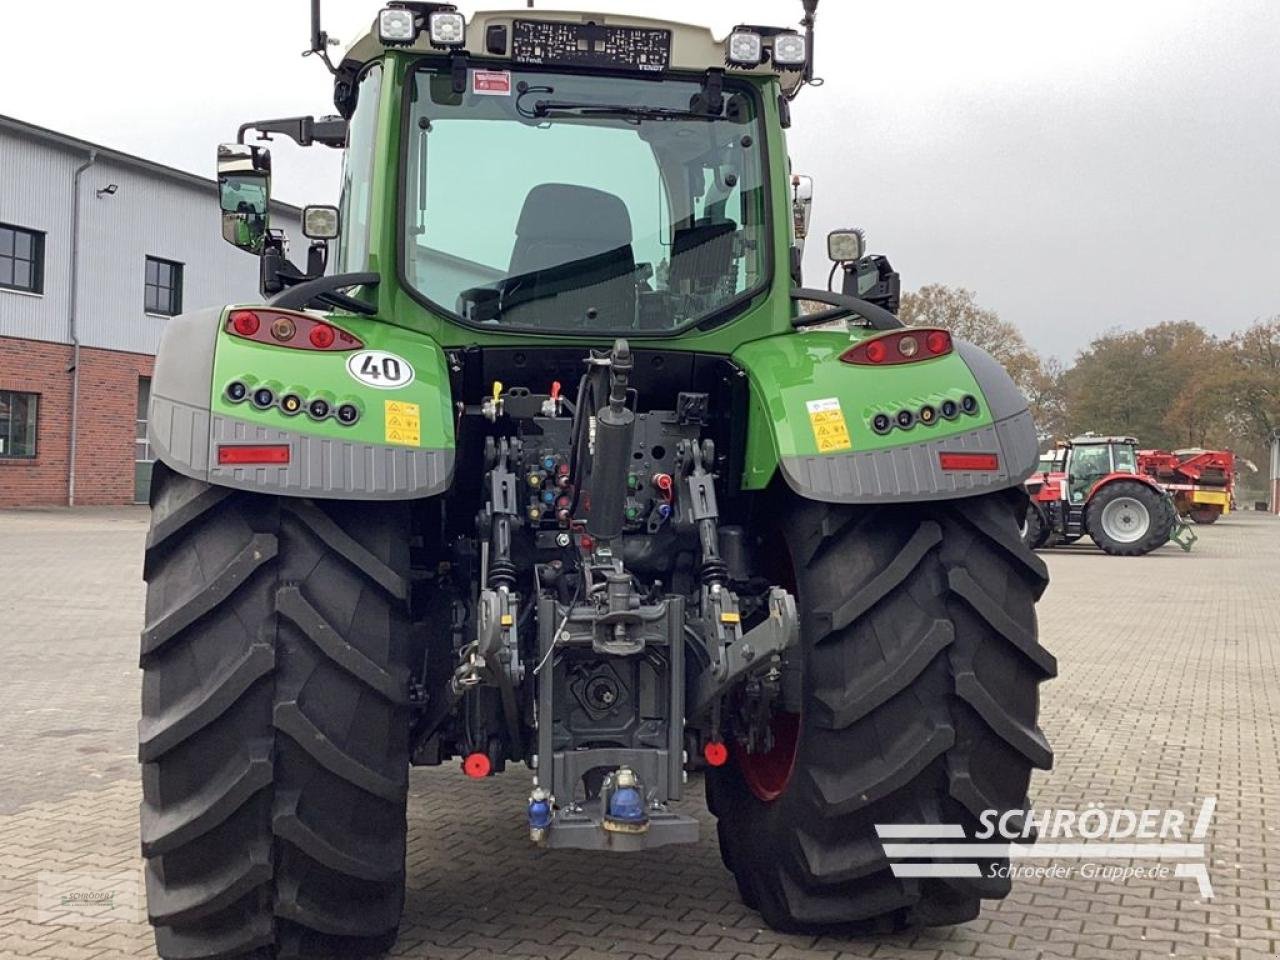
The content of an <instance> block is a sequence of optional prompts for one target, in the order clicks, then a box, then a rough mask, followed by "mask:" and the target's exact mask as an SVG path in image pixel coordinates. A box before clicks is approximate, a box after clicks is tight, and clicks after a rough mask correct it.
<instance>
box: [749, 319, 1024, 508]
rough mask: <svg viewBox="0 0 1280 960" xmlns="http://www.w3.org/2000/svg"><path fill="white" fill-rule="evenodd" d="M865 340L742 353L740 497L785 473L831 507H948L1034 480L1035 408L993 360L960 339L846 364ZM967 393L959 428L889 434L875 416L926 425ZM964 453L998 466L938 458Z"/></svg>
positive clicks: (939, 423) (796, 337)
mask: <svg viewBox="0 0 1280 960" xmlns="http://www.w3.org/2000/svg"><path fill="white" fill-rule="evenodd" d="M865 336H866V331H861V330H860V331H857V332H856V333H848V332H842V331H841V332H837V331H829V330H821V331H819V330H814V331H810V332H805V333H791V334H785V335H782V336H778V337H770V338H767V339H764V340H756V341H753V342H751V343H748V344H745V345H744V346H742V347H740V348H739V349H738V350H737V352H736V353H734V355H733V359H734V361H735V362H736V363H737V364H738V365H739V366H740V367H741V368H742V369H743V370H744V371H745V373H746V376H747V378H748V382H749V384H750V406H749V411H748V421H747V456H746V463H745V466H744V470H743V487H744V489H748V490H761V489H764V488H765V487H767V486H768V485H769V483H770V482H772V480H773V478H774V476H776V475H777V474H778V473H781V474H782V476H783V478H784V479H785V480H786V482H787V484H788V485H789V486H790V487H791V488H792V489H793V490H794V491H795V492H796V493H798V494H799V495H800V496H802V497H807V498H809V499H812V500H822V501H826V502H829V503H889V502H906V501H922V500H946V499H953V498H957V497H969V496H974V495H976V494H981V493H986V492H989V491H993V490H1000V489H1005V488H1008V487H1016V486H1019V485H1021V484H1022V483H1023V481H1024V480H1026V479H1027V477H1029V476H1030V475H1031V474H1032V473H1033V472H1034V470H1035V467H1036V465H1037V463H1038V461H1039V443H1038V441H1037V438H1036V431H1035V426H1034V425H1033V423H1032V421H1031V414H1030V412H1029V410H1028V409H1027V402H1026V400H1025V398H1024V397H1023V396H1022V393H1021V392H1020V391H1019V390H1018V388H1017V387H1016V386H1015V385H1014V383H1013V381H1012V380H1011V379H1010V378H1009V375H1008V374H1007V373H1005V371H1004V368H1003V367H1001V366H1000V365H999V364H998V363H996V361H995V360H993V359H992V358H991V356H990V355H989V354H987V353H986V352H985V351H983V350H981V349H979V348H978V347H975V346H973V345H972V344H969V343H965V342H963V341H956V342H955V350H954V352H952V353H950V354H947V355H944V356H941V357H937V358H934V359H931V360H923V361H919V362H915V363H903V364H897V365H886V366H884V367H869V366H856V365H852V364H848V363H844V362H843V361H841V360H840V355H841V354H842V353H843V352H845V351H846V350H848V349H849V348H850V347H851V346H852V345H853V344H854V343H856V342H858V341H859V340H861V339H863V338H865ZM965 396H973V397H974V398H975V399H976V400H977V401H978V408H977V410H976V411H975V412H974V413H972V414H966V413H960V414H959V415H958V416H957V417H956V418H955V419H953V420H946V419H944V418H942V417H941V416H938V417H936V418H935V419H934V422H933V423H932V424H929V425H926V424H925V423H923V422H919V420H918V419H917V422H916V423H915V424H914V425H912V426H911V427H909V428H907V429H902V428H899V427H897V426H895V427H893V428H892V429H891V430H890V431H889V432H888V433H887V434H883V435H882V434H880V433H877V432H876V431H875V429H874V428H873V425H872V424H873V420H874V418H875V416H876V414H878V413H887V414H888V415H889V416H890V417H893V418H896V417H897V414H898V413H899V412H900V411H902V410H909V411H911V412H912V413H913V414H914V415H915V416H916V417H917V418H918V417H919V413H920V411H921V410H922V409H924V408H925V407H929V408H932V409H933V410H934V411H939V410H940V409H941V408H942V404H943V401H944V400H947V399H951V400H955V401H960V400H961V399H962V398H963V397H965ZM956 453H959V454H983V455H987V457H989V456H990V455H995V457H996V466H995V469H973V470H966V469H943V466H942V464H943V459H942V455H943V454H956ZM948 459H949V460H950V459H951V458H948ZM980 459H981V458H980ZM976 462H980V461H976Z"/></svg>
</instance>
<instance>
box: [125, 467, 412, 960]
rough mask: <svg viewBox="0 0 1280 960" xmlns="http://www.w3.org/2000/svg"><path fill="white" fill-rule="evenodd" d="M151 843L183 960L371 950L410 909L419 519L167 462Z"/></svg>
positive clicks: (159, 501) (157, 907)
mask: <svg viewBox="0 0 1280 960" xmlns="http://www.w3.org/2000/svg"><path fill="white" fill-rule="evenodd" d="M151 489H152V498H151V505H152V522H151V532H150V535H149V536H148V539H147V554H146V565H145V569H144V576H145V577H146V581H147V611H146V628H145V629H144V631H143V633H142V668H143V671H144V675H143V691H142V720H141V722H140V723H139V726H138V739H139V758H140V759H141V761H142V763H143V768H142V787H143V801H142V810H141V820H142V850H143V854H144V856H145V857H146V887H147V912H148V914H149V916H150V919H151V922H152V923H153V924H154V925H155V927H156V931H155V935H156V948H157V950H158V952H159V954H160V956H162V957H165V958H194V957H207V958H218V957H233V956H234V957H240V956H251V957H261V958H267V957H275V956H313V955H317V954H320V955H327V954H330V953H343V954H357V955H363V954H372V953H376V952H378V951H381V950H385V949H387V948H388V947H390V946H391V944H392V943H394V941H395V937H396V930H397V927H398V926H399V922H400V913H401V910H402V907H403V902H404V881H405V875H404V855H405V802H406V797H407V782H408V759H409V757H408V732H409V714H408V676H409V674H408V661H409V656H408V631H407V615H406V604H405V598H406V597H407V590H408V568H409V549H408V535H407V532H406V531H407V529H408V514H407V508H406V507H404V506H403V505H398V504H373V503H352V502H324V501H309V500H300V499H287V498H281V497H270V496H264V495H261V494H253V493H244V492H239V491H235V490H231V489H228V488H225V487H213V486H209V485H207V484H205V483H201V482H199V481H197V480H192V479H189V478H187V477H184V476H181V475H179V474H176V473H174V472H172V471H170V470H169V469H167V468H166V467H165V466H164V465H163V464H160V463H157V464H156V468H155V477H154V481H153V484H152V488H151Z"/></svg>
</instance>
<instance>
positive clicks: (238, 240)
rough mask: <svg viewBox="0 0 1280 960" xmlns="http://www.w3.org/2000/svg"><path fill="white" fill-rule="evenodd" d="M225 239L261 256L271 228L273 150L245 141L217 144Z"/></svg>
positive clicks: (219, 190) (219, 194)
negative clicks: (245, 142) (244, 142)
mask: <svg viewBox="0 0 1280 960" xmlns="http://www.w3.org/2000/svg"><path fill="white" fill-rule="evenodd" d="M218 202H219V206H220V207H221V208H222V239H224V240H226V241H227V243H229V244H231V245H232V246H233V247H239V248H240V249H241V250H245V251H247V252H249V253H252V254H254V255H256V256H261V254H262V252H263V250H264V249H265V247H266V241H267V236H268V231H269V230H270V229H271V151H270V150H268V149H267V148H266V147H259V146H252V145H247V144H243V143H224V144H221V145H220V146H219V147H218Z"/></svg>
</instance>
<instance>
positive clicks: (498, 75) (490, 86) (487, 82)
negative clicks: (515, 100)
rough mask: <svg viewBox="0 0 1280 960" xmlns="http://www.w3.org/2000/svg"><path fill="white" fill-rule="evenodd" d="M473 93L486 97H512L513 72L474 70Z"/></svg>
mask: <svg viewBox="0 0 1280 960" xmlns="http://www.w3.org/2000/svg"><path fill="white" fill-rule="evenodd" d="M471 92H472V93H478V94H480V95H481V96H485V97H509V96H511V71H509V70H472V71H471Z"/></svg>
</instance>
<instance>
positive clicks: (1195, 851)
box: [876, 797, 1218, 900]
mask: <svg viewBox="0 0 1280 960" xmlns="http://www.w3.org/2000/svg"><path fill="white" fill-rule="evenodd" d="M1217 803H1218V801H1217V798H1216V797H1206V798H1205V799H1204V801H1203V802H1202V803H1201V804H1200V810H1199V812H1198V813H1197V815H1196V818H1195V822H1194V825H1192V826H1191V828H1190V831H1189V832H1188V831H1186V826H1187V822H1188V817H1187V815H1186V814H1185V813H1184V812H1183V811H1181V810H1175V809H1168V810H1162V809H1151V810H1129V809H1122V808H1113V809H1107V808H1104V807H1101V806H1090V807H1089V808H1087V809H1086V810H1084V811H1083V812H1079V811H1076V810H1068V809H1063V810H1057V809H1048V810H1040V811H1036V810H1013V811H1007V812H1004V813H1001V811H999V810H985V811H983V813H982V815H981V816H980V817H979V818H978V829H977V830H976V831H975V832H974V835H973V837H972V838H969V837H968V836H967V835H966V834H965V829H964V825H963V824H959V823H878V824H876V834H877V836H879V837H880V842H881V845H882V846H883V847H884V852H885V856H887V857H888V858H889V860H890V861H891V866H892V868H893V875H894V876H895V877H984V876H985V877H988V878H993V877H998V878H1004V877H1008V878H1010V879H1014V878H1024V879H1025V878H1037V879H1053V880H1067V879H1070V878H1071V877H1074V876H1079V877H1081V878H1082V879H1085V880H1103V881H1108V882H1120V883H1123V882H1125V881H1128V880H1164V879H1168V878H1171V877H1173V878H1183V877H1185V878H1189V879H1194V880H1195V881H1196V883H1197V885H1198V886H1199V888H1200V896H1201V897H1203V898H1204V899H1206V900H1209V899H1212V897H1213V884H1212V883H1211V882H1210V880H1209V869H1208V854H1207V853H1206V852H1205V845H1204V843H1203V840H1204V838H1205V835H1206V834H1207V833H1208V831H1209V822H1210V821H1211V820H1212V819H1213V811H1214V808H1215V807H1216V806H1217ZM1033 840H1034V841H1035V842H1032V841H1033ZM1150 841H1154V842H1150ZM979 860H982V861H985V862H986V863H985V867H984V865H983V864H980V863H978V862H977V861H979ZM1027 860H1047V861H1068V862H1066V863H1049V864H1045V865H1031V864H1020V863H1018V861H1027ZM1170 860H1175V861H1181V862H1178V863H1173V864H1170V863H1168V862H1166V861H1170ZM1107 861H1131V862H1129V863H1117V862H1107ZM1134 861H1153V862H1152V863H1150V864H1145V865H1140V864H1138V863H1136V862H1134Z"/></svg>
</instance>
